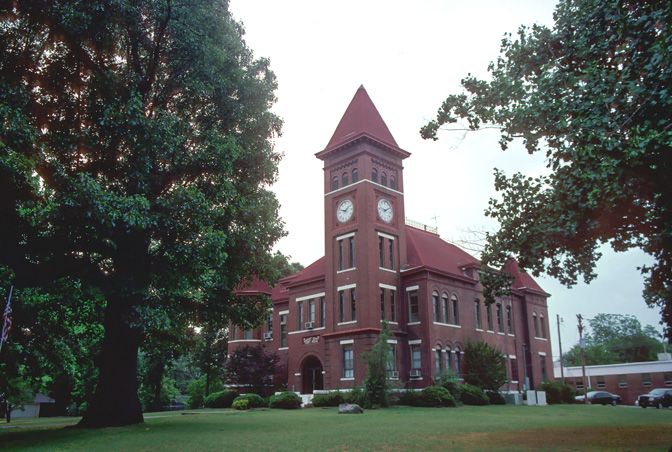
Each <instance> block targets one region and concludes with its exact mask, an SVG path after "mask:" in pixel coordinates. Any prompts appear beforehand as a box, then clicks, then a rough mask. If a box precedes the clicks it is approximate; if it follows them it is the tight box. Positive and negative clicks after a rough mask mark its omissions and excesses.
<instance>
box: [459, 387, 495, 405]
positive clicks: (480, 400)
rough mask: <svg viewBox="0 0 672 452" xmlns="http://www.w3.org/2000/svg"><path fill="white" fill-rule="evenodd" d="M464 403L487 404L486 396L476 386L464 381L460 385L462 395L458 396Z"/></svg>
mask: <svg viewBox="0 0 672 452" xmlns="http://www.w3.org/2000/svg"><path fill="white" fill-rule="evenodd" d="M460 400H461V401H462V403H464V404H465V405H488V404H489V403H490V402H489V401H488V396H487V395H485V393H484V392H483V390H482V389H481V388H479V387H477V386H474V385H470V384H469V383H465V384H463V385H462V396H461V398H460Z"/></svg>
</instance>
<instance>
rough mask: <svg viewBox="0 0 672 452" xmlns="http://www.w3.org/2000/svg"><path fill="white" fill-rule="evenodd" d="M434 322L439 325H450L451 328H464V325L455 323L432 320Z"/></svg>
mask: <svg viewBox="0 0 672 452" xmlns="http://www.w3.org/2000/svg"><path fill="white" fill-rule="evenodd" d="M432 323H433V324H434V325H439V326H449V327H451V328H462V325H455V324H454V323H443V322H432ZM477 331H478V330H477Z"/></svg>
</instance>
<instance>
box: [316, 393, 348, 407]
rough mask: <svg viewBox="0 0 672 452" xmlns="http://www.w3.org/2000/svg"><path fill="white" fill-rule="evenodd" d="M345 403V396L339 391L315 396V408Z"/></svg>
mask: <svg viewBox="0 0 672 452" xmlns="http://www.w3.org/2000/svg"><path fill="white" fill-rule="evenodd" d="M344 402H345V398H344V397H343V394H341V393H340V392H338V391H332V392H329V393H328V394H317V395H315V396H313V406H315V407H324V406H338V405H340V404H341V403H344Z"/></svg>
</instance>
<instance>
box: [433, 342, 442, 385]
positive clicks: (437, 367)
mask: <svg viewBox="0 0 672 452" xmlns="http://www.w3.org/2000/svg"><path fill="white" fill-rule="evenodd" d="M434 377H435V378H436V379H437V380H438V379H439V377H441V350H440V349H436V350H434Z"/></svg>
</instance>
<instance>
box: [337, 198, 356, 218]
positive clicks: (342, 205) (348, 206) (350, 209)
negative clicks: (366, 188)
mask: <svg viewBox="0 0 672 452" xmlns="http://www.w3.org/2000/svg"><path fill="white" fill-rule="evenodd" d="M354 211H355V206H354V204H353V203H352V201H350V200H349V199H344V200H343V201H341V202H339V203H338V206H337V207H336V219H337V220H338V221H339V223H345V222H346V221H348V220H349V219H350V218H352V214H353V213H354Z"/></svg>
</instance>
